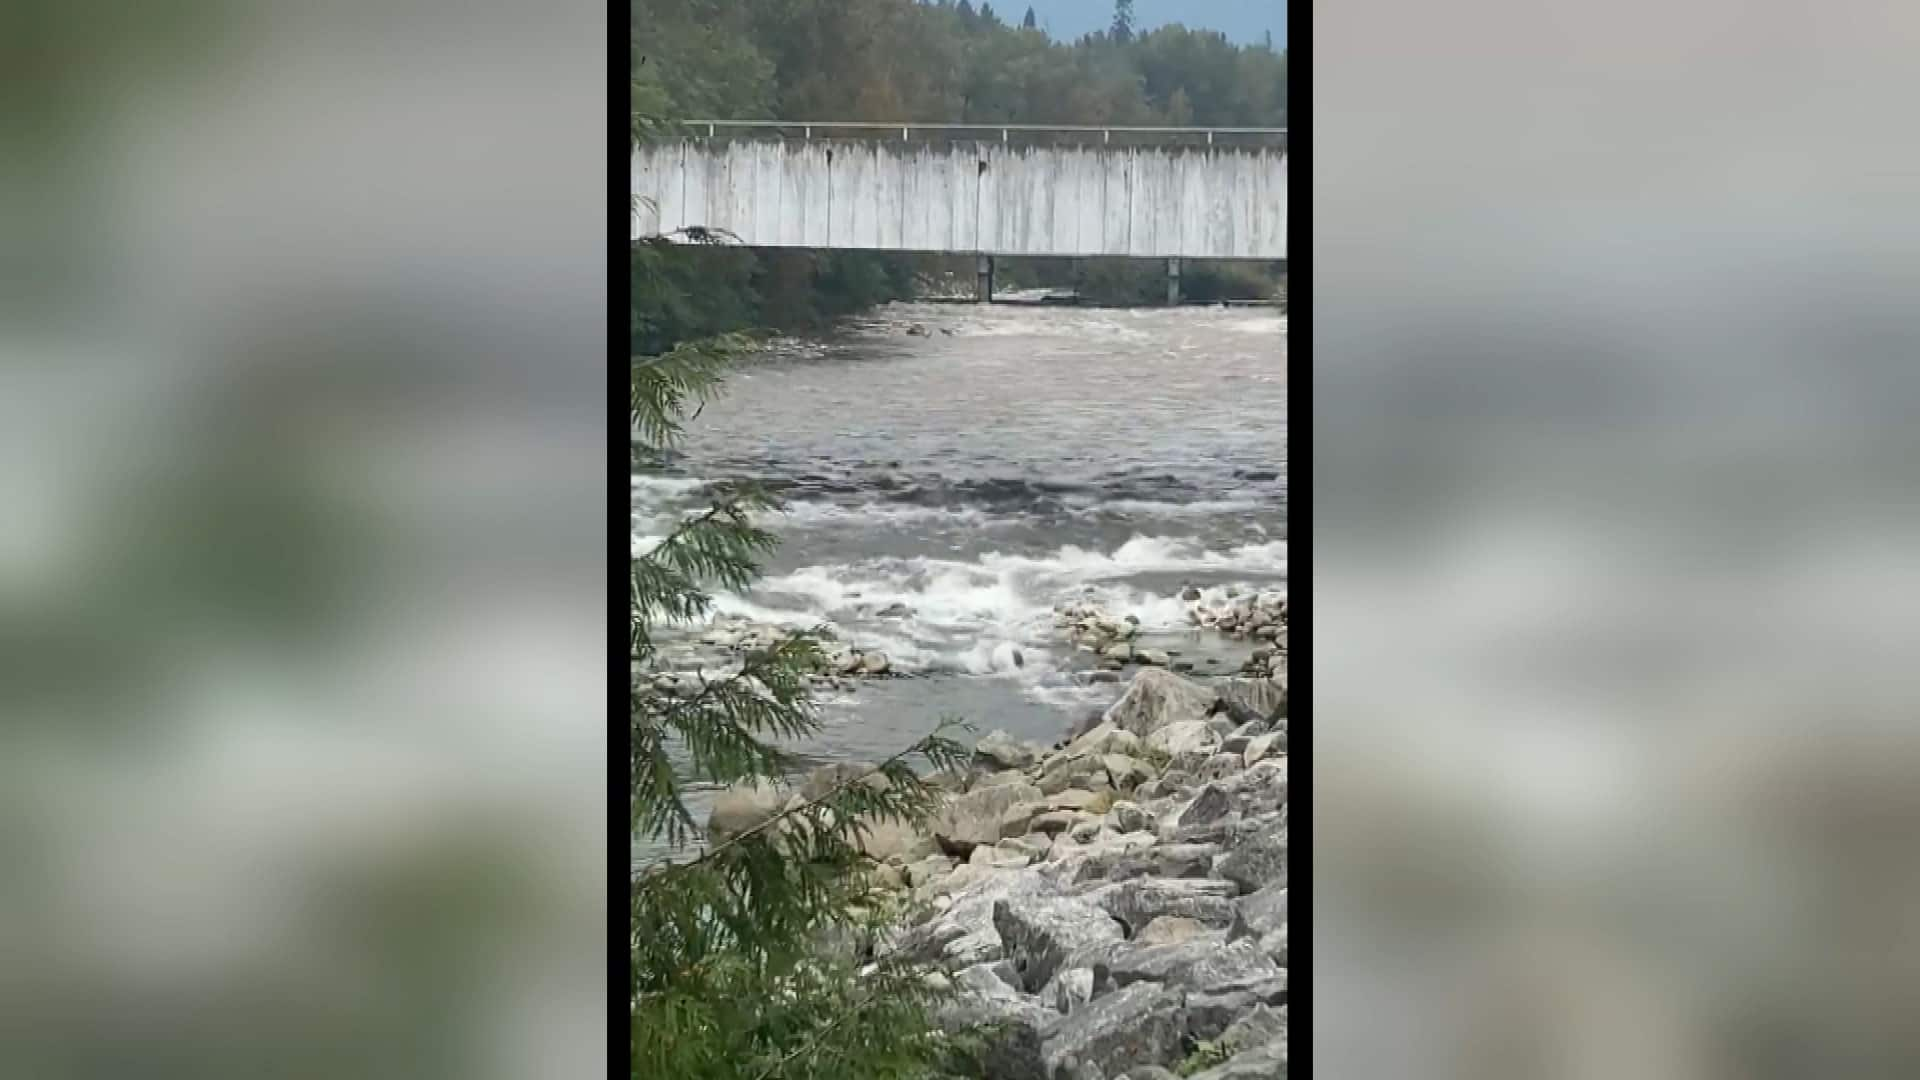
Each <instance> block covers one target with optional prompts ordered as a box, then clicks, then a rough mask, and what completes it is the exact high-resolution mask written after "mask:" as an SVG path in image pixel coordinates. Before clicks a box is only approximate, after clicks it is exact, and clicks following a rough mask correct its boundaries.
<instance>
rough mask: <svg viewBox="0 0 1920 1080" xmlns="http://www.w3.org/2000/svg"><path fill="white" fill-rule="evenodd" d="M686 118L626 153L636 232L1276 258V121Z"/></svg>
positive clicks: (760, 240)
mask: <svg viewBox="0 0 1920 1080" xmlns="http://www.w3.org/2000/svg"><path fill="white" fill-rule="evenodd" d="M845 129H858V131H859V134H860V137H847V133H846V130H845ZM688 130H689V131H690V132H691V133H690V134H687V135H684V136H682V137H677V138H667V139H659V140H655V141H649V142H646V143H644V144H642V145H641V146H640V147H639V149H638V150H637V151H636V152H635V154H634V156H633V162H632V191H633V194H634V195H635V196H637V197H638V198H637V199H636V200H635V208H634V212H633V214H632V222H633V227H632V228H633V235H634V237H636V238H638V237H641V236H649V235H657V234H663V233H673V232H676V231H677V230H682V229H687V228H705V229H711V230H715V231H718V232H721V233H723V234H725V235H726V236H727V237H728V238H730V239H731V240H732V241H733V242H737V243H740V244H744V245H747V246H750V247H807V248H841V249H861V250H874V251H912V252H945V253H962V254H980V255H986V256H994V255H1035V256H1066V257H1098V256H1121V257H1134V258H1167V259H1178V258H1189V259H1258V260H1283V259H1285V258H1286V253H1287V160H1286V147H1285V138H1284V135H1285V133H1284V132H1280V131H1268V130H1264V129H1263V130H1251V129H1215V130H1207V129H1194V130H1187V129H1125V128H1111V129H1101V128H1078V129H1057V128H1055V129H1030V128H1012V127H1008V128H999V127H969V128H964V129H962V128H949V127H940V126H935V127H912V126H906V127H903V126H891V127H888V126H883V125H831V124H805V125H803V124H781V125H773V124H765V125H747V124H737V125H734V124H729V125H721V124H712V125H709V124H696V125H689V126H688Z"/></svg>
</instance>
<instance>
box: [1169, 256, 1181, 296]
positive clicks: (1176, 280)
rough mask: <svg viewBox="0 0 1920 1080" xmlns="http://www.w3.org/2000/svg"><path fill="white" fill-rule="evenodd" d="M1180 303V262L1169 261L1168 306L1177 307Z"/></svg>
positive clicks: (1175, 259)
mask: <svg viewBox="0 0 1920 1080" xmlns="http://www.w3.org/2000/svg"><path fill="white" fill-rule="evenodd" d="M1179 303H1180V260H1179V259H1178V258H1173V259H1168V260H1167V306H1168V307H1176V306H1178V305H1179Z"/></svg>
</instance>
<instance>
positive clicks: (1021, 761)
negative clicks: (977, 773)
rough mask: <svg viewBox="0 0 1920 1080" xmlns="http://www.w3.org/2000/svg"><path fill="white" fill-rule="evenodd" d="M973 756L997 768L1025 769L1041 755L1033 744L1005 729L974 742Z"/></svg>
mask: <svg viewBox="0 0 1920 1080" xmlns="http://www.w3.org/2000/svg"><path fill="white" fill-rule="evenodd" d="M973 756H974V759H975V760H976V761H979V762H980V763H981V764H983V765H986V766H989V767H991V768H995V769H1024V768H1026V767H1027V766H1029V765H1031V764H1033V762H1034V759H1035V758H1037V757H1039V754H1038V753H1037V752H1035V750H1034V748H1033V747H1032V746H1029V745H1028V744H1026V743H1023V742H1021V741H1020V740H1018V739H1016V738H1014V737H1013V736H1011V735H1009V734H1007V733H1006V732H1004V731H994V732H990V733H988V734H987V736H986V737H985V738H983V739H981V740H980V741H979V742H978V743H975V744H974V747H973Z"/></svg>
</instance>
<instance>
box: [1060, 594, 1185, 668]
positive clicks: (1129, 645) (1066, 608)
mask: <svg viewBox="0 0 1920 1080" xmlns="http://www.w3.org/2000/svg"><path fill="white" fill-rule="evenodd" d="M1053 624H1054V626H1055V628H1057V629H1059V630H1060V631H1062V632H1063V633H1064V634H1065V635H1066V638H1067V641H1068V642H1069V643H1071V644H1073V645H1074V646H1075V647H1077V648H1079V649H1081V650H1083V651H1086V652H1090V653H1094V654H1095V655H1097V656H1099V658H1100V666H1101V667H1102V668H1105V669H1106V670H1109V671H1118V670H1119V669H1121V668H1123V667H1127V666H1129V665H1134V664H1139V665H1143V666H1147V667H1167V666H1170V665H1173V666H1178V667H1182V668H1185V667H1188V666H1190V665H1185V664H1176V662H1175V660H1174V659H1173V655H1172V654H1171V653H1168V652H1166V651H1165V650H1162V649H1149V648H1145V647H1143V646H1140V645H1138V644H1136V643H1135V642H1134V638H1135V637H1137V636H1138V635H1139V633H1140V619H1139V617H1138V616H1134V615H1128V616H1126V617H1125V618H1119V619H1116V618H1114V617H1113V616H1112V615H1110V614H1108V613H1107V612H1105V611H1103V610H1101V608H1100V606H1099V605H1097V604H1093V603H1088V602H1084V601H1076V602H1072V603H1066V604H1061V605H1058V606H1056V607H1055V608H1054V609H1053Z"/></svg>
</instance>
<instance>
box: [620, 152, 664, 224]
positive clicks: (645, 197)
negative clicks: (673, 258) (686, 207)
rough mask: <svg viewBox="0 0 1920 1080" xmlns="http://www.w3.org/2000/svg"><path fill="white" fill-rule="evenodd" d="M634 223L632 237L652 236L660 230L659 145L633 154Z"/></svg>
mask: <svg viewBox="0 0 1920 1080" xmlns="http://www.w3.org/2000/svg"><path fill="white" fill-rule="evenodd" d="M631 183H632V194H633V195H634V196H635V198H634V200H633V210H632V217H633V225H632V228H631V229H630V230H629V232H628V235H629V236H631V237H635V238H638V237H642V236H652V235H654V234H656V233H658V232H659V231H660V155H659V152H658V148H657V147H648V148H646V150H645V151H644V152H642V153H638V154H635V155H633V178H632V181H631Z"/></svg>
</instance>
